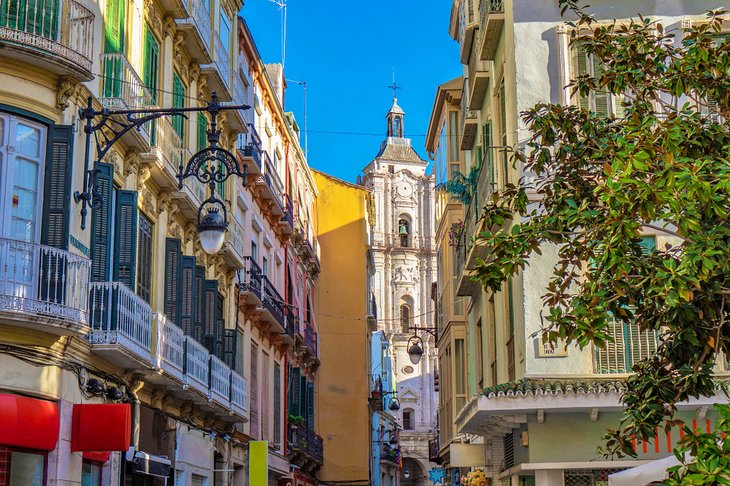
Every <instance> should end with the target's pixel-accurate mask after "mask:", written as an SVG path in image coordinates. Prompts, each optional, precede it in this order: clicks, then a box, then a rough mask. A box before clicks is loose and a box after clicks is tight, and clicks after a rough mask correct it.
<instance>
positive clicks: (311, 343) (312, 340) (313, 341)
mask: <svg viewBox="0 0 730 486" xmlns="http://www.w3.org/2000/svg"><path fill="white" fill-rule="evenodd" d="M304 346H305V347H306V348H307V350H308V351H309V353H310V354H311V355H312V356H314V357H315V358H316V357H317V333H316V332H314V329H313V328H312V325H311V323H309V322H307V323H306V327H305V328H304Z"/></svg>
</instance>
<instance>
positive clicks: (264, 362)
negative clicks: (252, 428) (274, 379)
mask: <svg viewBox="0 0 730 486" xmlns="http://www.w3.org/2000/svg"><path fill="white" fill-rule="evenodd" d="M269 362H270V360H269V353H267V352H266V351H263V352H262V353H261V438H262V439H264V440H270V439H271V432H270V429H269V413H270V412H269V409H270V408H271V407H270V405H269Z"/></svg>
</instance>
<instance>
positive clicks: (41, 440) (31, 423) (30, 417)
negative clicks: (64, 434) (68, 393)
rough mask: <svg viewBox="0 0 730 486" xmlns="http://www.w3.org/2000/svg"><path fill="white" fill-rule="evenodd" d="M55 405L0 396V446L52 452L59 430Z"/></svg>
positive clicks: (41, 401) (17, 397)
mask: <svg viewBox="0 0 730 486" xmlns="http://www.w3.org/2000/svg"><path fill="white" fill-rule="evenodd" d="M59 420H60V419H59V414H58V405H57V404H56V402H49V401H48V400H39V399H37V398H28V397H22V396H19V395H10V394H5V393H0V444H2V445H7V446H14V447H27V448H29V449H40V450H44V451H51V450H53V449H55V448H56V443H57V442H58V428H59V424H60V421H59Z"/></svg>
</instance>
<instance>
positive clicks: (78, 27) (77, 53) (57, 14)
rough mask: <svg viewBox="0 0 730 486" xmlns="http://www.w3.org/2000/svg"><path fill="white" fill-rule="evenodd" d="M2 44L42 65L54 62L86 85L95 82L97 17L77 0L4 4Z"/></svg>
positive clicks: (0, 7) (5, 1)
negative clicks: (92, 59)
mask: <svg viewBox="0 0 730 486" xmlns="http://www.w3.org/2000/svg"><path fill="white" fill-rule="evenodd" d="M0 44H7V45H9V46H13V48H14V49H16V50H18V51H20V52H22V53H23V54H25V55H28V56H29V57H31V58H36V59H37V60H38V63H39V64H41V65H44V63H46V62H48V61H51V62H52V63H53V64H54V66H56V70H58V69H61V70H70V71H72V72H74V73H76V74H77V75H79V77H80V78H81V79H82V80H84V81H89V80H91V79H92V78H93V75H92V73H91V68H92V62H91V56H92V49H93V46H94V14H93V13H92V12H91V10H89V9H88V8H86V7H84V6H83V5H82V4H81V2H78V1H76V0H49V1H46V2H33V1H28V0H3V1H2V2H0ZM3 47H4V46H3ZM1 49H2V47H0V50H1Z"/></svg>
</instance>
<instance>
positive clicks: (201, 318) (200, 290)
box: [193, 265, 205, 343]
mask: <svg viewBox="0 0 730 486" xmlns="http://www.w3.org/2000/svg"><path fill="white" fill-rule="evenodd" d="M194 285H195V290H194V291H193V297H194V298H195V308H194V309H193V337H194V338H195V340H196V341H198V342H199V343H202V342H203V331H204V329H205V267H203V266H201V265H198V266H196V267H195V283H194Z"/></svg>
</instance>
